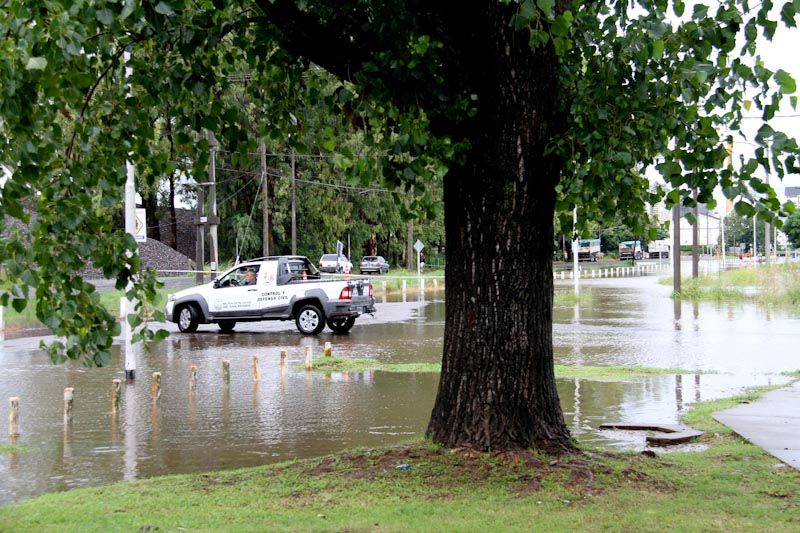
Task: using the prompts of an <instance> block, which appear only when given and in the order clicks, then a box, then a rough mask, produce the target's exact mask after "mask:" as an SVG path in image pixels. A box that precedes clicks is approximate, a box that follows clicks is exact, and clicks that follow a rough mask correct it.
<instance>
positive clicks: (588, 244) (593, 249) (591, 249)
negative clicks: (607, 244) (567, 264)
mask: <svg viewBox="0 0 800 533" xmlns="http://www.w3.org/2000/svg"><path fill="white" fill-rule="evenodd" d="M599 257H600V239H581V240H580V241H578V261H597V259H598V258H599Z"/></svg>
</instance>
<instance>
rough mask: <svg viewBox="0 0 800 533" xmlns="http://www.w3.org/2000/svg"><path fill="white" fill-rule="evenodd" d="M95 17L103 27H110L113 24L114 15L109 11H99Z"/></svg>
mask: <svg viewBox="0 0 800 533" xmlns="http://www.w3.org/2000/svg"><path fill="white" fill-rule="evenodd" d="M95 17H96V18H97V20H98V21H99V22H100V24H103V25H104V26H111V25H112V24H113V23H114V13H112V12H111V10H110V9H101V10H99V11H98V12H97V13H95Z"/></svg>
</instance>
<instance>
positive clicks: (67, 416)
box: [64, 387, 75, 424]
mask: <svg viewBox="0 0 800 533" xmlns="http://www.w3.org/2000/svg"><path fill="white" fill-rule="evenodd" d="M74 401H75V389H74V388H73V387H66V388H65V389H64V423H65V424H70V423H72V407H73V404H74Z"/></svg>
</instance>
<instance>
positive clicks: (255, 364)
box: [253, 355, 261, 381]
mask: <svg viewBox="0 0 800 533" xmlns="http://www.w3.org/2000/svg"><path fill="white" fill-rule="evenodd" d="M253 381H261V369H260V368H258V356H257V355H254V356H253Z"/></svg>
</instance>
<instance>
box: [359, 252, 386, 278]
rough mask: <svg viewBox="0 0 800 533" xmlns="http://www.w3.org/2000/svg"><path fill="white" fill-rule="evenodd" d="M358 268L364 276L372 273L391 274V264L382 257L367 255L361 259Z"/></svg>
mask: <svg viewBox="0 0 800 533" xmlns="http://www.w3.org/2000/svg"><path fill="white" fill-rule="evenodd" d="M358 267H359V268H358V269H359V271H360V272H361V273H362V274H368V273H370V272H374V273H376V274H386V273H387V272H389V262H388V261H387V260H386V259H384V258H383V257H382V256H380V255H365V256H364V257H362V258H361V263H360V264H359V265H358Z"/></svg>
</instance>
